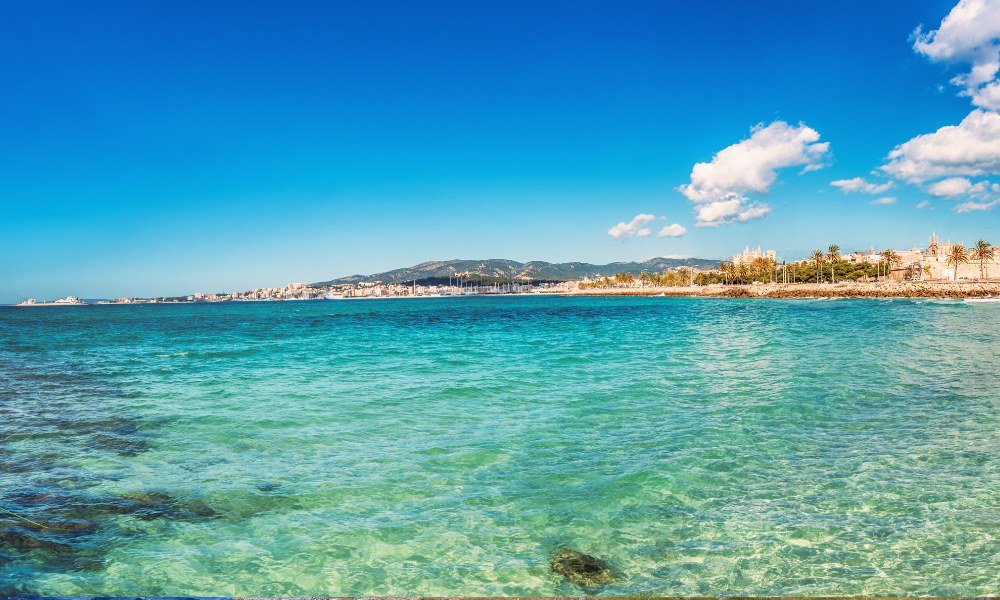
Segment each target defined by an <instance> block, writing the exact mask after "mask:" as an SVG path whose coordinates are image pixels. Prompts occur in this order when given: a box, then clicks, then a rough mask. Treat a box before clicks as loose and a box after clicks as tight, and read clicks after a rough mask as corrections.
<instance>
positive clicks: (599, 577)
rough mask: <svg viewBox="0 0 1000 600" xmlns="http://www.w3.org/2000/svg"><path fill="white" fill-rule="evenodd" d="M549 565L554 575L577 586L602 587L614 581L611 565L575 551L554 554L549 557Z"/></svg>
mask: <svg viewBox="0 0 1000 600" xmlns="http://www.w3.org/2000/svg"><path fill="white" fill-rule="evenodd" d="M549 565H550V566H551V567H552V571H553V572H554V573H559V574H560V575H562V576H563V577H565V578H566V580H567V581H569V582H570V583H575V584H576V585H579V586H584V587H588V586H594V585H604V584H606V583H610V582H611V581H613V580H614V579H615V573H614V570H613V569H612V568H611V565H609V564H608V563H606V562H605V561H603V560H601V559H599V558H597V557H595V556H591V555H589V554H584V553H582V552H577V551H576V550H560V551H558V552H556V553H555V554H553V555H552V556H550V557H549Z"/></svg>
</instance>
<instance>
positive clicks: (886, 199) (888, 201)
mask: <svg viewBox="0 0 1000 600" xmlns="http://www.w3.org/2000/svg"><path fill="white" fill-rule="evenodd" d="M895 203H896V197H895V196H886V197H884V198H879V199H877V200H872V204H874V205H876V206H885V205H887V204H895Z"/></svg>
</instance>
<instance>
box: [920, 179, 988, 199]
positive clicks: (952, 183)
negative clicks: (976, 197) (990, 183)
mask: <svg viewBox="0 0 1000 600" xmlns="http://www.w3.org/2000/svg"><path fill="white" fill-rule="evenodd" d="M985 191H986V182H985V181H980V182H979V183H972V182H971V181H969V180H968V179H966V178H964V177H949V178H947V179H942V180H941V181H937V182H935V183H932V184H931V185H929V186H927V192H928V193H930V194H931V195H932V196H937V197H938V198H954V197H956V196H965V195H970V194H981V193H983V192H985Z"/></svg>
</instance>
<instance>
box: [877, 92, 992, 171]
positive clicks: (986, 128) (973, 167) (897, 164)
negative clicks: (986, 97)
mask: <svg viewBox="0 0 1000 600" xmlns="http://www.w3.org/2000/svg"><path fill="white" fill-rule="evenodd" d="M881 169H882V171H883V172H885V173H887V174H888V175H891V176H893V177H895V178H897V179H903V180H905V181H909V182H911V183H923V182H924V181H927V180H930V179H937V178H939V177H958V176H980V175H989V174H994V173H997V172H1000V114H998V113H995V112H990V111H985V110H974V111H972V112H971V113H969V114H968V115H967V116H966V117H965V118H964V119H962V122H961V123H959V124H958V125H946V126H944V127H942V128H940V129H938V130H937V131H935V132H933V133H925V134H923V135H918V136H917V137H915V138H913V139H911V140H909V141H908V142H905V143H902V144H900V145H898V146H896V147H895V148H893V150H892V151H891V152H889V156H888V162H886V164H884V165H882V167H881Z"/></svg>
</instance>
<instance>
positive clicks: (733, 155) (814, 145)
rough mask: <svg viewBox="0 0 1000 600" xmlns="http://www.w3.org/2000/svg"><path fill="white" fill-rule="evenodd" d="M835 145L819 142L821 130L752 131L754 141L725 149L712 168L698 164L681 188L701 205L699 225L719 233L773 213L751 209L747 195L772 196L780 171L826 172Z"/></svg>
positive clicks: (784, 126) (777, 127)
mask: <svg viewBox="0 0 1000 600" xmlns="http://www.w3.org/2000/svg"><path fill="white" fill-rule="evenodd" d="M829 147H830V145H829V143H826V142H820V141H819V133H817V132H816V130H814V129H812V128H810V127H807V126H805V125H803V124H801V123H800V124H799V125H798V126H797V127H796V126H792V125H789V124H788V123H785V122H784V121H775V122H774V123H771V124H770V125H767V126H766V127H765V126H764V125H763V124H760V125H757V126H756V127H753V128H752V129H751V135H750V137H749V138H747V139H745V140H743V141H741V142H738V143H736V144H733V145H731V146H728V147H726V148H723V149H722V150H720V151H719V152H718V153H716V154H715V156H713V157H712V161H711V162H707V163H697V164H696V165H695V166H694V168H692V170H691V181H690V183H687V184H685V185H682V186H680V187H678V188H677V189H678V190H680V191H681V192H682V193H683V194H684V195H685V196H686V197H687V198H688V200H691V201H692V202H696V203H699V204H700V205H701V206H699V207H698V208H697V209H696V215H697V216H696V219H697V224H698V225H699V226H703V227H713V226H716V225H723V224H725V223H732V222H741V221H749V220H751V219H755V218H759V217H761V216H763V215H765V214H766V213H768V212H769V211H770V207H768V206H767V205H766V204H759V203H751V202H750V200H749V199H748V198H747V197H746V196H745V194H747V193H757V194H767V193H768V192H770V191H771V186H773V185H774V182H775V181H776V180H777V178H778V170H779V169H784V168H787V167H795V166H804V167H805V168H804V170H805V171H810V170H816V169H818V168H822V167H823V166H824V165H823V160H824V159H825V158H826V157H827V155H828V151H829Z"/></svg>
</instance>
